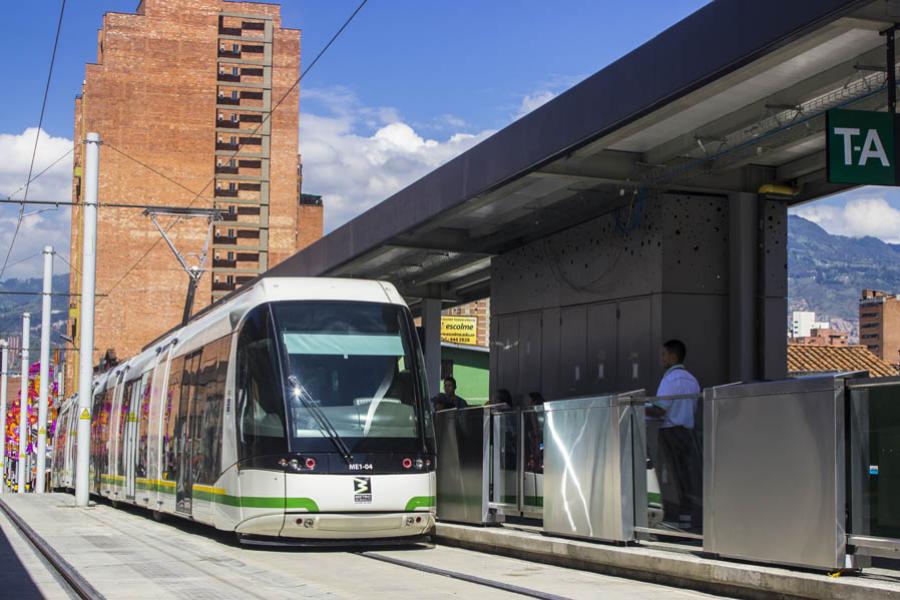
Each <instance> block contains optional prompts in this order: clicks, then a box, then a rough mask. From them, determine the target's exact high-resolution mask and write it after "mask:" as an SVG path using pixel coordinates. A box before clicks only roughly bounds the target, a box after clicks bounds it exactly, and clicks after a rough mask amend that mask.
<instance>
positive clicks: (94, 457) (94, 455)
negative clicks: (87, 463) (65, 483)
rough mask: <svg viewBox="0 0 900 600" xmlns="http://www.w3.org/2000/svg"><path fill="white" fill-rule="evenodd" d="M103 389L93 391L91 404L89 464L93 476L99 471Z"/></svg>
mask: <svg viewBox="0 0 900 600" xmlns="http://www.w3.org/2000/svg"><path fill="white" fill-rule="evenodd" d="M104 391H105V390H102V389H101V390H97V391H96V392H95V393H94V398H93V402H92V404H91V452H90V454H91V466H92V467H93V468H94V476H95V477H97V476H98V475H99V473H101V472H102V471H100V467H101V465H100V411H101V407H102V406H103V396H104Z"/></svg>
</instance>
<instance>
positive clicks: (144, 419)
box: [134, 375, 152, 478]
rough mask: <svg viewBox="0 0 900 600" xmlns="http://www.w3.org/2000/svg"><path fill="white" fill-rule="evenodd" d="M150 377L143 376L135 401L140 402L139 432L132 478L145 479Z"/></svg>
mask: <svg viewBox="0 0 900 600" xmlns="http://www.w3.org/2000/svg"><path fill="white" fill-rule="evenodd" d="M151 380H152V377H150V376H149V375H145V376H144V379H142V380H141V386H142V388H141V391H140V396H139V398H137V399H136V401H137V400H138V399H139V400H140V403H141V405H140V409H139V410H140V412H139V413H138V419H139V431H138V450H137V457H136V458H135V461H134V476H135V477H142V478H143V477H146V476H147V452H148V448H147V434H148V433H149V427H150V390H151V384H150V382H151Z"/></svg>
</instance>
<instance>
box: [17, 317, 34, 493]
mask: <svg viewBox="0 0 900 600" xmlns="http://www.w3.org/2000/svg"><path fill="white" fill-rule="evenodd" d="M30 330H31V315H30V314H29V313H23V314H22V365H21V367H20V368H19V462H18V464H17V466H16V485H17V486H18V492H19V493H20V494H24V493H25V480H26V478H27V477H28V474H27V472H26V469H25V467H26V465H25V459H26V457H27V456H28V454H27V453H26V452H25V451H26V450H27V449H28V344H29V343H31V340H30V339H29V337H30V336H29V333H30Z"/></svg>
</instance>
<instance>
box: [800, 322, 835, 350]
mask: <svg viewBox="0 0 900 600" xmlns="http://www.w3.org/2000/svg"><path fill="white" fill-rule="evenodd" d="M817 325H820V324H818V323H817ZM791 343H794V344H801V345H803V346H847V345H849V344H850V336H849V334H847V333H846V332H844V331H838V330H837V329H832V328H831V327H818V326H817V327H814V328H812V329H811V330H810V332H809V335H808V336H802V337H795V338H793V339H792V340H791Z"/></svg>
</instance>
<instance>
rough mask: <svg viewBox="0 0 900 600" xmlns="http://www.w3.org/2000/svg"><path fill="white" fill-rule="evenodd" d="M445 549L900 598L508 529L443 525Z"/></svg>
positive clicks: (686, 583)
mask: <svg viewBox="0 0 900 600" xmlns="http://www.w3.org/2000/svg"><path fill="white" fill-rule="evenodd" d="M435 540H436V541H437V542H438V543H440V544H445V545H451V546H459V547H462V548H467V549H470V550H479V551H484V552H490V553H492V554H502V555H506V556H511V557H514V558H521V559H525V560H532V561H535V562H540V563H546V564H552V565H556V566H563V567H571V568H574V569H581V570H588V571H594V572H597V573H602V574H604V575H613V576H617V577H626V578H629V579H637V580H641V581H648V582H651V583H658V584H662V585H668V586H673V587H679V588H688V589H693V590H697V591H701V592H707V593H713V594H724V595H728V596H736V597H740V598H750V599H753V600H757V599H759V600H771V599H773V598H776V599H782V598H783V599H786V600H787V599H791V600H793V599H797V598H820V599H824V600H881V599H885V600H886V599H889V598H890V599H900V585H897V584H891V583H888V582H882V581H874V580H871V579H860V578H858V577H837V578H832V577H828V576H827V575H824V574H819V573H807V572H803V571H789V570H787V569H783V568H779V567H769V566H763V565H756V564H747V563H737V562H728V561H723V560H716V559H710V558H704V557H700V556H697V555H695V554H680V553H677V552H667V551H663V550H656V549H653V548H647V547H641V546H627V547H626V546H614V545H607V544H601V543H591V542H584V541H578V540H568V539H564V538H557V537H549V536H542V535H538V534H533V533H526V532H523V531H517V530H514V529H509V528H499V527H473V526H467V525H457V524H452V523H438V525H437V528H436V530H435Z"/></svg>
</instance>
